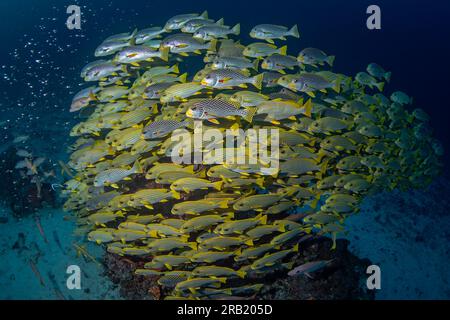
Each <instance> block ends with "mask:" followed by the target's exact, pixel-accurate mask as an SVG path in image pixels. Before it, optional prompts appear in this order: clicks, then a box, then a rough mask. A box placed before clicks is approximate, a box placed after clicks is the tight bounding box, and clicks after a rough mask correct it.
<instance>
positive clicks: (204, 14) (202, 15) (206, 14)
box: [200, 10, 208, 19]
mask: <svg viewBox="0 0 450 320" xmlns="http://www.w3.org/2000/svg"><path fill="white" fill-rule="evenodd" d="M200 17H202V18H203V19H208V11H207V10H205V11H203V12H202V14H201V15H200Z"/></svg>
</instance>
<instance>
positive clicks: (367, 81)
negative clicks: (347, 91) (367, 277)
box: [355, 72, 384, 91]
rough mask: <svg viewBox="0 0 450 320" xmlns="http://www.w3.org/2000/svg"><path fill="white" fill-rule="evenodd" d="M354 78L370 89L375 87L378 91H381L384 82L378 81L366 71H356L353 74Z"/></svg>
mask: <svg viewBox="0 0 450 320" xmlns="http://www.w3.org/2000/svg"><path fill="white" fill-rule="evenodd" d="M355 80H356V82H357V83H359V84H361V85H363V86H368V87H369V88H371V89H372V88H373V87H376V88H377V89H378V90H379V91H383V88H384V82H378V81H377V79H375V78H374V77H372V76H371V75H369V74H368V73H366V72H358V73H357V74H356V76H355Z"/></svg>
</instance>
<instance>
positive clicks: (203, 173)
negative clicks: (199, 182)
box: [195, 168, 206, 178]
mask: <svg viewBox="0 0 450 320" xmlns="http://www.w3.org/2000/svg"><path fill="white" fill-rule="evenodd" d="M195 175H196V176H197V177H198V178H206V168H203V169H202V170H200V171H199V172H197V173H196V174H195Z"/></svg>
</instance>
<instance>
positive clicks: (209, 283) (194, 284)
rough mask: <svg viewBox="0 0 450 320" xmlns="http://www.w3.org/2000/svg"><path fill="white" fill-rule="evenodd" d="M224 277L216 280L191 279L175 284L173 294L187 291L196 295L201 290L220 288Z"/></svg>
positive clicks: (224, 280) (224, 279)
mask: <svg viewBox="0 0 450 320" xmlns="http://www.w3.org/2000/svg"><path fill="white" fill-rule="evenodd" d="M226 279H227V278H225V277H221V278H220V277H218V278H191V279H188V280H184V281H182V282H179V283H177V285H176V286H175V292H183V291H186V290H187V291H189V292H191V293H196V292H197V290H199V289H201V288H220V287H221V285H222V284H223V283H225V282H226Z"/></svg>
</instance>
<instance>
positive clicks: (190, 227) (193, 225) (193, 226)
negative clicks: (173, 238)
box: [180, 213, 234, 233]
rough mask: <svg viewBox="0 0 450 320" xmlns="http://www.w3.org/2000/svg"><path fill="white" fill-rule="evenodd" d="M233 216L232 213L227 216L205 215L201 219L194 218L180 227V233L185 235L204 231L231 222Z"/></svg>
mask: <svg viewBox="0 0 450 320" xmlns="http://www.w3.org/2000/svg"><path fill="white" fill-rule="evenodd" d="M233 216H234V215H233V214H232V213H229V214H225V215H203V216H200V217H194V218H192V219H190V220H187V221H186V222H184V223H183V224H182V225H181V227H180V231H181V232H183V233H190V232H193V231H199V230H203V229H206V228H209V227H211V226H214V225H216V224H219V223H223V222H225V221H229V220H230V218H232V217H233Z"/></svg>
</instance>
